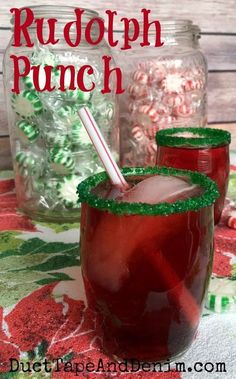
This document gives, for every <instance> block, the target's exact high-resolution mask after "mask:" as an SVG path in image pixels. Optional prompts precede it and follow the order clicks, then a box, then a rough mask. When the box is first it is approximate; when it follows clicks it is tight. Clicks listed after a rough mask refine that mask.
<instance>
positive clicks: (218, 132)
mask: <svg viewBox="0 0 236 379" xmlns="http://www.w3.org/2000/svg"><path fill="white" fill-rule="evenodd" d="M182 133H190V134H191V135H192V136H191V137H188V136H187V135H186V137H184V136H181V135H180V134H182ZM156 141H157V144H158V145H159V146H169V147H178V146H185V147H193V148H194V147H197V148H200V147H206V146H210V147H217V146H224V145H228V144H230V142H231V134H230V133H229V132H227V131H226V130H222V129H213V128H171V129H165V130H160V131H159V132H158V133H157V134H156Z"/></svg>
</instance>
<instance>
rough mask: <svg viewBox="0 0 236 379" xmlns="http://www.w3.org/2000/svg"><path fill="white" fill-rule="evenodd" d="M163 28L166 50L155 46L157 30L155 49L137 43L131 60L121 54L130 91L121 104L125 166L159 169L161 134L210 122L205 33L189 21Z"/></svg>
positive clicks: (151, 36)
mask: <svg viewBox="0 0 236 379" xmlns="http://www.w3.org/2000/svg"><path fill="white" fill-rule="evenodd" d="M160 25H161V41H162V42H164V44H163V46H161V47H155V41H156V34H155V33H154V32H155V28H154V25H152V26H151V27H150V28H149V37H148V38H149V42H150V46H148V47H147V46H145V47H141V46H140V42H142V41H141V39H139V40H137V41H136V45H135V47H134V46H133V47H132V51H131V53H130V58H129V60H128V61H127V60H124V56H123V54H124V52H123V51H121V50H120V51H118V50H117V51H116V54H117V59H118V62H120V65H121V66H122V67H123V73H124V79H125V82H124V84H125V89H126V91H125V92H124V94H123V95H122V96H121V101H120V128H121V163H122V165H123V166H153V165H155V159H156V158H155V157H156V150H157V147H156V142H155V135H156V132H157V131H159V130H161V129H166V128H169V127H175V126H177V127H180V126H183V127H192V126H195V127H196V126H198V127H199V126H205V125H206V123H207V96H206V84H207V63H206V59H205V57H204V55H203V53H202V52H201V50H200V46H199V38H200V29H199V28H198V26H197V25H193V24H192V22H191V21H187V20H176V21H174V20H168V19H165V20H164V19H163V20H161V19H160ZM126 54H127V52H126Z"/></svg>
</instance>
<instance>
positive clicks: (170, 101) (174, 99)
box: [163, 94, 184, 108]
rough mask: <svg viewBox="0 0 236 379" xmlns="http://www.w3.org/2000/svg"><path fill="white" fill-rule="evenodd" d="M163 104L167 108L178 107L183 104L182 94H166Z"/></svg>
mask: <svg viewBox="0 0 236 379" xmlns="http://www.w3.org/2000/svg"><path fill="white" fill-rule="evenodd" d="M163 103H164V104H166V105H168V106H169V107H171V108H173V107H179V106H180V105H182V104H183V103H184V96H183V95H182V94H168V95H164V96H163Z"/></svg>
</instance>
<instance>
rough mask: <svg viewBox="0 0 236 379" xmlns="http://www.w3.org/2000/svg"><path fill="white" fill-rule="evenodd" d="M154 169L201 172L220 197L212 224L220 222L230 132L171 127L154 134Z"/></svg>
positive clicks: (225, 186) (226, 177) (225, 190)
mask: <svg viewBox="0 0 236 379" xmlns="http://www.w3.org/2000/svg"><path fill="white" fill-rule="evenodd" d="M156 140H157V145H158V146H157V166H159V167H162V166H167V167H174V168H179V169H187V170H192V171H198V172H202V173H204V174H206V175H208V176H209V177H210V178H211V179H212V180H214V181H215V182H216V183H217V185H218V188H219V192H220V198H219V199H218V200H217V201H216V203H215V210H214V219H215V224H217V223H218V222H219V220H220V216H221V213H222V210H223V207H224V201H225V196H226V192H227V188H228V181H229V144H230V140H231V136H230V133H228V132H227V131H225V130H219V129H210V128H173V129H166V130H161V131H160V132H158V133H157V135H156Z"/></svg>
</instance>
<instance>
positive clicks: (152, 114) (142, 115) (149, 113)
mask: <svg viewBox="0 0 236 379" xmlns="http://www.w3.org/2000/svg"><path fill="white" fill-rule="evenodd" d="M138 112H139V116H138V119H139V120H141V121H142V124H143V125H145V124H147V125H150V124H151V123H152V122H157V121H158V120H159V119H160V115H159V113H158V111H157V110H156V109H155V108H153V107H152V105H141V106H140V107H139V108H138Z"/></svg>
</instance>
